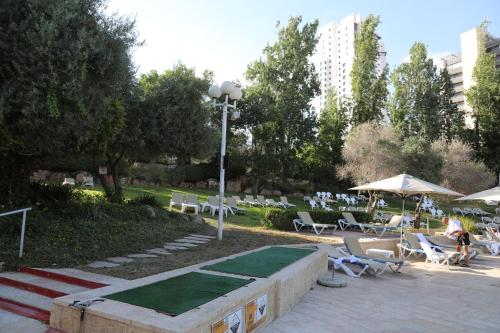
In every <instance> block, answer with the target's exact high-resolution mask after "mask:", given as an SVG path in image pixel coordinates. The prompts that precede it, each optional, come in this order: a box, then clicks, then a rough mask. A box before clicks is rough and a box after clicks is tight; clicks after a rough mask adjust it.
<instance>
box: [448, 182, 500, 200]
mask: <svg viewBox="0 0 500 333" xmlns="http://www.w3.org/2000/svg"><path fill="white" fill-rule="evenodd" d="M455 200H459V201H466V200H484V201H497V202H500V186H497V187H493V188H490V189H489V190H485V191H481V192H477V193H473V194H470V195H467V196H465V197H461V198H458V199H455Z"/></svg>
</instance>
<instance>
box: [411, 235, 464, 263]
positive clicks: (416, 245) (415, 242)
mask: <svg viewBox="0 0 500 333" xmlns="http://www.w3.org/2000/svg"><path fill="white" fill-rule="evenodd" d="M404 237H405V240H406V243H407V244H408V245H409V246H410V247H411V248H412V249H415V252H416V253H418V254H420V255H421V254H425V251H424V249H423V248H422V246H421V244H420V243H426V244H427V245H429V246H430V247H431V248H432V249H433V250H435V251H437V252H444V253H446V255H448V256H449V257H456V260H458V259H459V258H458V257H459V256H460V252H457V251H455V250H446V249H443V248H440V247H439V246H435V245H433V244H431V243H430V242H429V241H428V240H427V238H425V236H424V235H423V234H422V233H416V234H412V233H409V232H407V233H405V234H404ZM403 248H404V244H403ZM410 255H411V254H408V255H407V256H406V257H409V256H410ZM404 256H405V254H403V257H404ZM415 256H416V257H418V256H419V255H415Z"/></svg>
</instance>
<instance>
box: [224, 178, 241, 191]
mask: <svg viewBox="0 0 500 333" xmlns="http://www.w3.org/2000/svg"><path fill="white" fill-rule="evenodd" d="M226 191H228V192H238V193H239V192H241V181H239V180H236V181H232V180H228V181H227V185H226Z"/></svg>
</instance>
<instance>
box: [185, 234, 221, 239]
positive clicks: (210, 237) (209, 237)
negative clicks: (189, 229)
mask: <svg viewBox="0 0 500 333" xmlns="http://www.w3.org/2000/svg"><path fill="white" fill-rule="evenodd" d="M189 236H195V237H202V238H208V239H215V237H214V236H207V235H200V234H190V235H189Z"/></svg>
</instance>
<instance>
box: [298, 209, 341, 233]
mask: <svg viewBox="0 0 500 333" xmlns="http://www.w3.org/2000/svg"><path fill="white" fill-rule="evenodd" d="M297 215H298V216H299V218H298V219H295V220H293V226H294V228H295V230H296V231H297V232H299V231H300V230H302V228H306V227H308V228H312V229H313V230H314V232H315V233H316V235H321V233H322V232H323V231H324V230H325V229H333V230H332V233H334V232H335V230H337V225H335V224H320V223H315V222H314V221H313V219H312V218H311V215H309V213H308V212H297Z"/></svg>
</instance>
